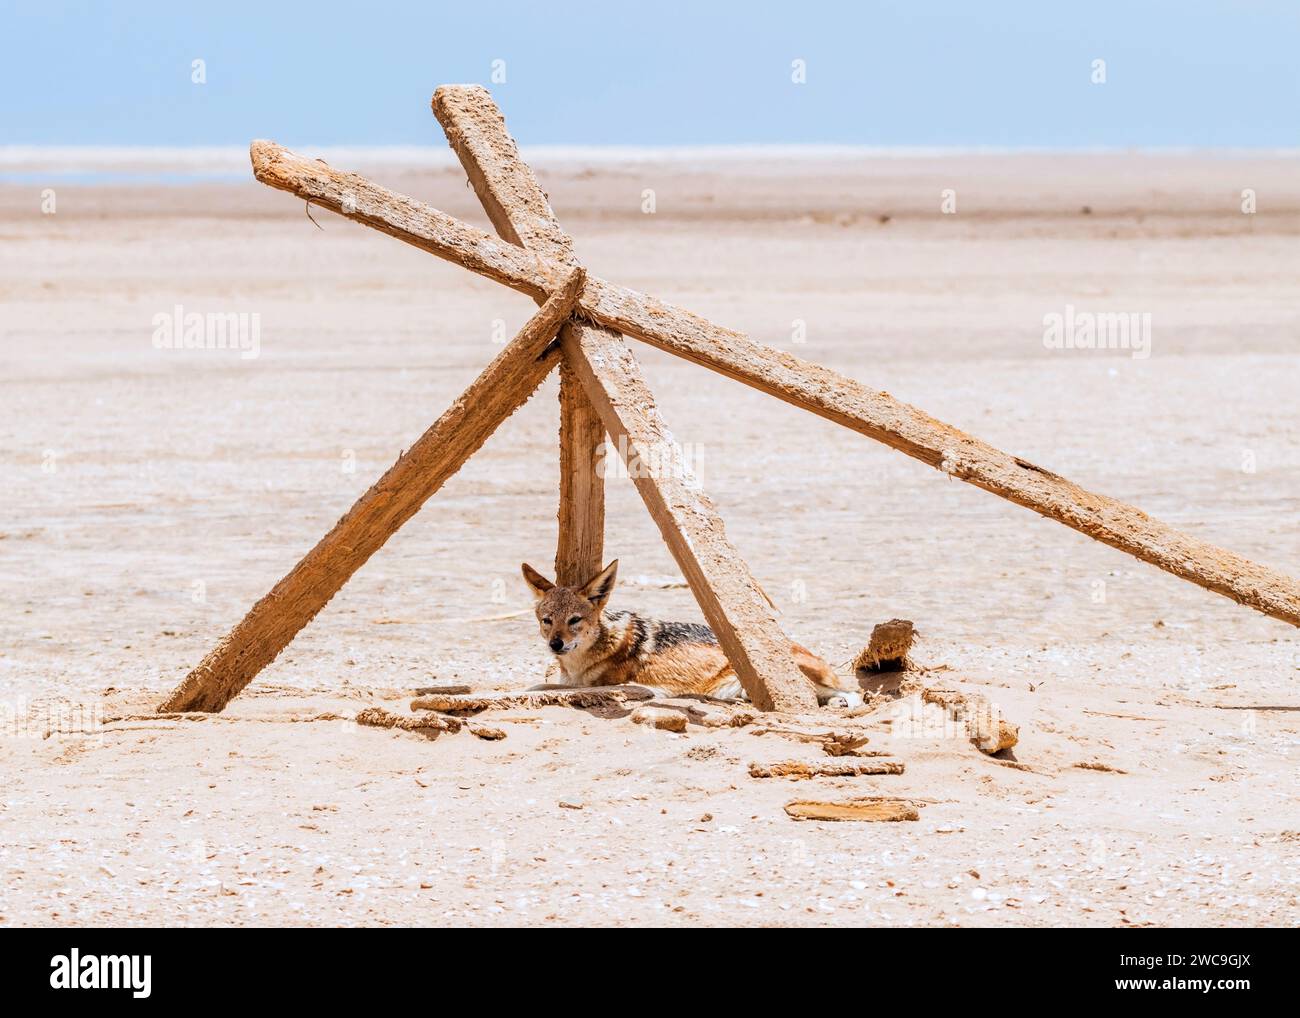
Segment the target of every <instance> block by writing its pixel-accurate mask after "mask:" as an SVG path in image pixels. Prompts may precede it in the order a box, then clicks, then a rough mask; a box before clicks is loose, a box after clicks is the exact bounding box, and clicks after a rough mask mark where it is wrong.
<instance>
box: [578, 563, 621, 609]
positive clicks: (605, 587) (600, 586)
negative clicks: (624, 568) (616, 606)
mask: <svg viewBox="0 0 1300 1018" xmlns="http://www.w3.org/2000/svg"><path fill="white" fill-rule="evenodd" d="M616 576H618V559H615V560H614V561H613V562H611V563H610V564H609V565H607V566H606V567H605V568H604V569H602V570H601V571H600V572H598V573H597V574H596V575H595V576H593V577H592V578H591V579H590V580H588V581H587V582H586V583H584V584H583V585H582V589H581V590H579V591H578V595H579V596H580V597H585V598H586V599H587V600H588V601H590V602H591V603H592V604H594V605H595V606H596V607H597V608H604V607H605V602H606V601H608V600H609V595H610V594H612V593H613V592H614V578H615V577H616Z"/></svg>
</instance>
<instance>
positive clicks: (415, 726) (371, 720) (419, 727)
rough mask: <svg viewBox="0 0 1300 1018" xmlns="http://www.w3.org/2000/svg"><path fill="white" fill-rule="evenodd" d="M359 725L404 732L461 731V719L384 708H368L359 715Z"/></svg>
mask: <svg viewBox="0 0 1300 1018" xmlns="http://www.w3.org/2000/svg"><path fill="white" fill-rule="evenodd" d="M357 724H359V725H369V726H370V727H372V728H400V729H401V730H402V731H404V732H425V731H430V732H451V733H453V734H454V733H456V732H459V731H460V728H461V722H460V719H459V718H451V717H445V716H443V715H441V714H416V715H409V716H408V715H402V714H394V713H393V712H392V711H386V710H384V708H382V707H367V708H366V709H365V710H363V711H361V712H360V713H359V714H357Z"/></svg>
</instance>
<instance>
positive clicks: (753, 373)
mask: <svg viewBox="0 0 1300 1018" xmlns="http://www.w3.org/2000/svg"><path fill="white" fill-rule="evenodd" d="M251 155H252V160H253V173H254V175H255V176H256V177H257V179H258V180H260V181H262V183H264V184H268V185H269V186H271V187H276V188H279V189H280V190H283V191H289V192H290V193H292V194H296V195H298V196H299V197H301V198H305V199H308V200H309V201H312V202H315V203H316V204H319V205H321V206H323V207H324V208H328V209H330V210H331V211H334V212H337V213H339V214H340V215H344V216H347V217H348V218H350V219H354V220H356V221H357V222H360V223H364V224H365V225H367V226H371V227H373V228H374V229H377V230H381V231H382V232H384V233H387V234H389V235H391V236H394V237H397V238H398V239H399V240H402V241H405V242H406V243H408V244H413V245H414V246H416V247H419V248H421V249H422V250H425V251H428V252H430V253H431V254H435V255H437V256H439V257H441V258H446V259H448V260H449V261H453V262H456V263H457V264H459V265H463V266H465V267H466V268H468V269H470V270H472V271H474V272H477V273H479V274H480V275H483V276H487V277H488V278H490V279H495V280H497V281H498V282H500V283H503V284H504V285H506V286H509V287H512V288H513V289H516V290H519V291H521V292H523V293H527V294H530V295H532V296H534V297H536V296H539V295H542V294H545V293H548V292H549V291H550V290H551V289H553V288H554V285H555V277H556V275H557V274H558V273H560V272H562V271H563V267H562V266H557V265H555V264H553V263H551V262H549V261H547V260H545V259H543V258H541V257H539V256H538V255H536V254H534V253H533V252H530V251H526V250H524V249H522V248H518V247H515V246H513V245H510V244H504V243H502V242H501V241H500V240H497V239H496V238H494V237H492V236H490V235H489V234H486V233H484V232H483V231H482V230H476V229H475V228H474V227H472V226H468V225H466V224H465V223H462V222H460V221H458V220H456V219H454V218H453V217H451V216H449V215H447V214H446V213H445V212H440V211H438V210H437V209H434V208H431V207H429V206H427V205H424V204H423V203H421V202H418V201H416V200H415V199H413V198H408V197H406V196H405V195H400V194H396V193H395V192H392V191H389V190H387V189H386V188H383V187H380V186H379V185H377V184H374V183H371V182H370V181H368V180H366V179H365V178H364V177H361V176H358V175H356V174H351V173H344V172H341V171H339V170H335V169H333V168H331V167H328V166H325V165H324V164H322V163H319V162H314V161H311V160H307V159H304V158H302V157H301V156H297V155H295V154H293V153H292V152H289V151H288V150H287V149H284V148H281V147H280V146H279V145H276V144H274V143H273V142H267V141H259V142H254V143H253V146H252V150H251ZM578 308H579V311H580V312H581V314H582V315H583V316H584V317H586V318H589V319H591V320H592V321H595V322H598V323H600V324H602V325H605V326H608V327H609V328H611V329H615V330H617V331H619V332H622V333H623V334H625V335H629V336H633V337H635V338H637V339H640V340H642V341H644V342H647V343H650V344H651V345H652V346H656V347H658V348H660V349H661V350H666V351H668V352H669V353H672V354H676V355H677V356H679V357H684V358H686V359H687V360H689V361H692V362H694V363H696V364H700V365H702V366H704V367H707V368H709V369H711V370H713V371H717V372H720V373H721V374H724V375H727V376H728V377H730V378H734V379H736V380H737V381H740V382H744V383H745V384H746V385H750V386H752V387H754V388H755V389H758V390H759V391H761V392H765V393H767V394H769V395H771V396H775V397H777V398H778V399H781V400H784V401H785V402H787V403H791V404H793V405H794V406H797V407H801V408H802V409H804V410H808V411H810V412H812V413H814V414H817V415H818V416H821V417H824V418H826V419H827V420H830V421H834V422H835V423H837V424H842V425H844V426H845V427H847V428H850V429H852V430H853V431H856V432H858V433H859V434H862V435H866V436H867V437H868V438H873V439H875V440H876V441H879V442H883V443H884V444H886V445H888V446H890V447H892V448H894V449H897V450H899V451H900V452H902V453H905V454H906V455H908V456H911V457H913V458H914V459H918V460H920V461H921V462H923V463H927V464H929V465H930V466H932V467H935V468H937V469H941V470H943V471H944V472H945V473H947V474H948V475H949V476H951V477H955V478H957V479H959V480H962V481H966V482H967V483H969V484H973V485H975V486H976V487H979V488H983V489H984V490H985V491H991V492H993V493H994V494H995V495H998V496H1000V497H1002V498H1005V499H1007V500H1008V501H1011V502H1015V503H1016V504H1017V505H1022V506H1025V507H1026V508H1028V509H1032V510H1033V511H1034V512H1036V513H1038V514H1039V515H1041V516H1046V517H1048V518H1049V519H1053V520H1056V521H1057V522H1058V523H1063V524H1065V526H1067V527H1070V528H1072V529H1074V530H1077V531H1079V532H1080V533H1081V534H1084V535H1086V536H1087V537H1090V538H1092V539H1093V540H1095V541H1100V542H1102V543H1103V544H1108V545H1110V546H1111V547H1113V548H1118V549H1119V550H1120V551H1123V552H1125V553H1127V554H1129V555H1132V556H1134V557H1135V558H1138V559H1141V560H1142V561H1144V562H1149V563H1151V564H1152V565H1154V566H1156V567H1157V568H1160V569H1163V570H1164V571H1165V572H1167V573H1171V574H1173V575H1174V576H1178V577H1181V578H1182V579H1184V580H1188V581H1190V582H1191V583H1195V584H1197V585H1199V586H1201V587H1204V588H1206V589H1207V590H1211V591H1214V592H1215V593H1216V594H1222V595H1223V596H1225V597H1229V598H1231V599H1232V600H1234V601H1236V602H1237V603H1238V604H1243V605H1245V606H1246V607H1248V608H1253V609H1255V610H1256V611H1259V612H1263V613H1264V614H1265V615H1270V616H1272V617H1273V618H1276V619H1281V620H1282V621H1284V622H1288V623H1290V624H1291V625H1293V626H1300V581H1297V580H1296V579H1295V578H1294V577H1291V576H1288V575H1286V574H1285V573H1281V572H1278V571H1277V570H1275V569H1270V568H1269V567H1268V566H1264V565H1260V564H1259V563H1258V562H1253V561H1251V560H1250V559H1247V558H1245V557H1243V556H1241V555H1238V554H1236V553H1235V552H1231V551H1228V550H1226V549H1224V548H1220V547H1217V546H1216V545H1213V544H1210V543H1209V542H1207V541H1202V540H1199V539H1198V538H1195V537H1192V536H1191V535H1189V534H1185V533H1183V532H1182V531H1180V530H1177V529H1175V528H1174V527H1171V526H1169V525H1168V524H1167V523H1162V522H1161V521H1160V520H1156V519H1153V518H1152V517H1150V516H1148V515H1147V514H1146V513H1144V512H1143V511H1142V510H1141V509H1138V508H1136V507H1134V506H1131V505H1128V504H1126V503H1124V502H1121V501H1119V500H1117V499H1113V498H1109V497H1107V496H1105V495H1098V494H1096V493H1094V492H1090V491H1088V490H1086V489H1084V488H1081V487H1079V486H1078V485H1076V484H1073V483H1072V482H1070V481H1068V480H1066V479H1065V478H1064V477H1061V476H1060V475H1058V474H1054V473H1052V472H1051V471H1050V470H1046V469H1044V468H1043V467H1040V466H1037V465H1035V464H1033V463H1030V462H1028V461H1026V460H1023V459H1021V458H1020V457H1018V456H1012V455H1010V454H1008V453H1005V452H1002V451H1001V450H999V449H996V448H994V447H993V446H991V445H988V444H987V443H985V442H982V441H980V440H979V439H978V438H975V437H973V436H971V435H968V434H966V433H965V432H962V431H959V430H958V429H957V428H954V427H952V426H951V425H948V424H945V423H943V422H942V421H938V420H936V419H935V418H933V417H931V416H930V415H929V414H926V413H925V412H923V411H921V410H918V409H917V408H916V407H913V406H909V405H908V404H906V403H902V402H900V401H898V400H896V399H894V398H893V397H892V396H890V395H889V393H887V392H881V391H879V390H874V389H869V388H868V387H866V386H865V385H862V384H861V383H860V382H856V381H854V380H853V379H851V378H846V377H844V376H843V375H839V374H836V373H835V372H834V371H830V370H828V369H827V368H824V367H822V366H821V365H819V364H812V363H809V362H808V361H803V360H800V359H799V358H798V357H794V356H791V355H790V354H787V353H782V352H781V351H778V350H773V349H771V348H770V347H766V346H763V345H761V344H759V343H755V342H754V341H753V340H751V339H749V337H747V336H745V335H744V334H743V333H739V332H733V331H732V330H730V329H724V328H722V327H721V326H718V325H714V324H713V323H712V322H710V321H708V320H707V319H704V318H701V317H700V316H699V315H696V314H693V313H692V312H690V311H686V310H683V309H682V308H678V307H674V306H673V305H671V304H665V303H663V302H662V301H658V300H656V299H655V298H653V297H647V296H646V295H645V294H642V293H638V292H637V291H635V290H631V289H628V288H627V287H623V286H618V285H617V284H614V283H610V282H607V281H606V280H603V279H599V278H597V277H589V278H588V280H587V283H586V285H585V287H584V288H583V291H582V293H581V295H580V296H579V298H578Z"/></svg>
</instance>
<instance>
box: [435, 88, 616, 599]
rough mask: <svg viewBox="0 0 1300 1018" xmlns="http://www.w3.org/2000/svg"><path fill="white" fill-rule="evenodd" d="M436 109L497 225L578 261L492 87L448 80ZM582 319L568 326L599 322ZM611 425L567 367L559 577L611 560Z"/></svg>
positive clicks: (516, 238)
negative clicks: (604, 472) (607, 554)
mask: <svg viewBox="0 0 1300 1018" xmlns="http://www.w3.org/2000/svg"><path fill="white" fill-rule="evenodd" d="M433 113H434V116H436V117H437V118H438V122H439V123H440V124H442V128H443V131H444V132H445V133H446V135H447V142H448V144H450V145H451V147H452V150H453V151H454V152H455V153H456V156H457V157H458V158H459V159H460V163H461V165H462V166H463V167H464V168H465V174H466V176H467V177H468V178H469V182H470V184H471V185H472V186H473V188H474V193H475V194H477V195H478V199H479V202H480V203H482V205H483V209H484V211H486V212H487V215H488V219H489V220H491V222H492V226H493V228H495V229H496V231H497V233H498V234H499V235H500V236H501V237H502V238H503V239H505V240H507V241H509V242H510V243H512V244H517V245H519V246H520V247H523V248H527V249H528V250H530V251H534V252H536V253H537V254H540V255H543V256H545V257H546V258H547V259H549V260H550V261H552V262H554V263H556V264H559V265H568V266H569V267H576V266H577V264H578V259H577V255H576V254H575V253H574V250H573V240H572V239H571V238H570V237H569V235H568V234H567V233H565V232H564V230H563V229H562V228H561V227H560V224H559V221H558V220H557V219H556V217H555V213H554V212H553V211H552V210H551V204H550V202H549V201H548V200H547V197H546V192H545V191H543V190H542V188H541V185H540V184H538V182H537V178H536V177H535V176H534V175H533V171H532V169H531V168H530V167H529V166H528V164H527V163H526V162H524V161H523V159H521V158H520V156H519V149H518V146H516V145H515V140H514V138H512V137H511V136H510V132H509V131H508V130H506V124H505V118H504V117H502V115H501V111H500V110H499V109H497V106H496V103H495V102H493V101H492V96H491V94H490V93H489V92H488V90H487V89H485V88H483V87H482V86H479V85H443V86H441V87H440V88H439V89H438V90H437V91H436V92H434V94H433ZM593 327H594V326H590V325H586V324H583V323H580V322H570V323H568V324H566V325H565V326H564V329H565V332H570V333H578V334H579V338H580V333H581V332H582V330H584V329H589V328H593ZM604 440H605V428H604V426H603V425H602V424H601V422H600V417H599V416H598V415H597V413H596V411H595V409H594V408H593V407H592V405H591V402H590V400H588V398H587V394H586V392H585V391H584V390H583V387H582V385H581V384H580V383H579V382H578V380H577V379H576V378H575V377H574V374H573V371H572V369H571V368H569V367H568V366H567V365H561V367H560V505H559V540H558V543H557V545H556V550H555V582H556V583H558V584H559V585H560V586H562V587H574V586H579V585H581V584H583V583H586V582H587V580H589V579H591V578H592V577H593V576H595V575H596V573H598V572H600V570H601V567H602V566H603V565H604V562H603V560H602V555H603V552H604V537H605V483H604V478H602V477H601V476H600V474H599V473H598V472H597V463H598V460H599V455H598V450H599V448H600V446H601V443H602V442H604Z"/></svg>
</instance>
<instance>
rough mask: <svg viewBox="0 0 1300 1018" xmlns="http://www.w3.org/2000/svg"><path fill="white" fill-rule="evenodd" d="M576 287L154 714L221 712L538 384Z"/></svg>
mask: <svg viewBox="0 0 1300 1018" xmlns="http://www.w3.org/2000/svg"><path fill="white" fill-rule="evenodd" d="M582 280H583V273H582V270H581V269H577V270H574V271H572V272H571V273H570V275H569V278H568V279H567V280H566V281H565V283H564V285H563V286H562V287H561V288H559V289H557V290H556V292H555V294H554V295H553V296H552V297H551V298H550V299H549V300H548V301H547V302H546V304H545V305H543V307H542V309H541V310H540V311H538V312H537V313H536V314H535V315H533V317H532V318H530V319H529V320H528V322H527V324H526V325H525V326H524V327H523V329H522V330H521V331H520V332H519V334H518V335H517V336H516V337H515V338H514V339H513V340H511V341H510V343H509V344H507V345H506V347H505V349H504V350H502V351H501V353H500V354H498V355H497V357H496V359H495V360H493V361H492V363H491V364H489V365H488V367H487V369H486V370H484V372H483V374H481V375H479V377H478V378H477V379H476V380H475V381H474V383H473V384H472V385H470V387H469V388H468V389H466V390H465V392H464V393H462V394H461V396H460V398H459V399H457V400H456V402H455V403H453V404H452V405H451V408H450V409H449V410H448V411H447V412H446V413H444V414H443V415H442V416H441V417H440V418H438V420H437V422H435V423H434V425H433V426H432V427H431V428H429V430H428V431H426V432H425V433H424V434H423V435H421V436H420V438H419V439H418V440H417V441H416V442H415V444H414V445H412V446H411V448H410V449H408V450H407V451H406V453H405V454H403V455H402V456H401V457H400V458H399V459H398V460H397V462H396V463H394V464H393V465H392V466H391V467H390V468H389V469H388V471H387V473H385V474H384V476H383V477H381V478H380V479H379V480H378V481H376V482H375V484H374V486H373V487H371V489H370V490H369V491H367V492H366V493H365V494H364V495H362V496H361V498H360V499H358V500H357V503H356V504H355V505H354V506H353V507H352V508H351V509H350V510H348V512H347V515H345V516H344V517H343V518H342V519H341V520H339V521H338V523H336V524H335V525H334V529H333V530H331V531H330V532H329V533H328V534H326V535H325V536H324V537H323V538H321V540H320V542H319V543H318V544H317V545H316V547H314V548H313V549H312V550H311V551H309V552H308V553H307V555H306V556H305V557H304V558H303V560H302V561H301V562H299V563H298V564H297V565H296V566H294V567H293V569H292V570H290V572H289V574H288V575H287V576H285V577H284V579H282V580H281V581H280V582H279V583H277V584H276V585H275V587H274V588H273V589H272V590H271V592H270V593H269V594H267V595H266V596H265V597H264V598H262V600H260V601H258V602H257V604H255V605H254V606H253V608H252V610H251V611H249V613H248V614H247V615H246V616H245V617H244V619H243V621H242V622H240V623H239V624H238V625H237V626H235V628H234V629H233V630H231V632H230V633H229V635H228V636H226V638H225V639H223V640H222V641H221V642H220V643H219V644H218V645H217V646H216V647H215V648H214V649H213V650H212V651H211V652H210V653H209V654H208V656H207V657H205V658H204V659H203V660H202V661H201V662H200V663H199V665H198V666H197V667H196V668H195V669H194V670H193V671H192V672H190V673H189V675H187V676H186V677H185V679H184V680H183V681H182V682H181V684H180V685H179V686H177V687H176V689H175V690H173V692H172V694H171V696H169V697H168V698H167V700H166V702H165V703H163V704H162V705H161V706H160V707H159V708H158V710H159V711H160V712H173V711H189V710H205V711H218V710H221V709H222V708H223V707H224V706H225V705H226V704H227V703H228V702H229V701H230V698H231V697H233V696H235V695H236V694H237V693H238V692H239V691H240V690H241V689H243V688H244V687H245V686H246V685H248V683H249V682H251V681H252V679H253V677H254V676H255V675H256V674H257V673H258V672H260V671H261V670H262V669H263V668H265V667H266V666H267V665H268V664H270V663H271V662H272V661H274V660H275V658H276V655H278V654H279V653H280V651H282V650H283V649H284V648H285V647H286V646H288V644H289V641H290V640H292V639H293V638H294V637H295V636H296V635H297V634H298V632H299V631H300V630H301V629H302V628H303V626H305V625H307V623H308V622H310V621H311V620H312V619H313V618H315V617H316V613H317V612H319V611H320V610H321V609H322V608H324V607H325V605H326V604H327V603H328V602H329V600H330V598H332V597H333V596H334V595H335V594H336V593H338V591H339V589H340V588H341V587H342V586H343V584H345V583H346V582H347V581H348V579H349V578H350V577H351V576H352V574H353V573H355V572H356V571H357V570H358V569H360V568H361V566H362V565H363V564H364V563H365V561H366V560H367V559H368V558H370V556H371V555H373V554H374V553H375V552H376V551H378V550H379V549H380V548H381V547H382V546H383V544H384V542H385V541H387V540H388V538H389V537H391V536H392V534H393V532H394V531H396V530H397V528H398V527H400V526H401V525H402V524H403V523H405V522H406V521H407V520H409V519H410V518H411V517H412V516H414V515H415V513H416V512H417V511H418V510H419V509H420V507H421V506H422V505H424V503H425V502H426V501H428V499H429V497H430V496H431V495H433V493H434V492H436V491H437V490H438V489H439V488H440V487H442V485H443V482H445V481H446V480H447V478H449V477H451V476H452V474H454V473H455V472H456V471H457V470H459V469H460V468H461V466H462V465H463V464H464V463H465V461H466V460H467V459H469V457H470V456H471V455H473V454H474V452H475V451H477V450H478V448H479V447H480V446H481V445H482V444H483V443H484V441H486V440H487V437H488V436H489V435H491V434H492V432H493V431H495V430H496V428H497V425H499V424H500V423H501V422H502V421H504V420H505V419H506V418H507V417H509V416H510V415H511V414H512V413H514V412H515V411H516V410H517V409H519V407H520V406H521V405H523V403H524V402H525V401H526V400H527V399H528V397H529V396H531V395H532V393H533V390H535V389H536V388H537V386H538V385H540V384H541V382H542V379H543V378H545V377H546V374H547V372H548V371H550V370H551V368H552V367H554V366H555V362H556V360H557V358H558V348H557V347H555V346H553V345H552V341H553V340H554V338H555V336H556V334H557V332H558V330H559V328H560V325H561V324H562V323H563V321H564V320H565V319H566V318H567V317H568V316H569V314H570V312H572V310H573V304H574V299H575V297H576V295H577V293H578V291H579V290H580V289H581V287H582Z"/></svg>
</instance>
